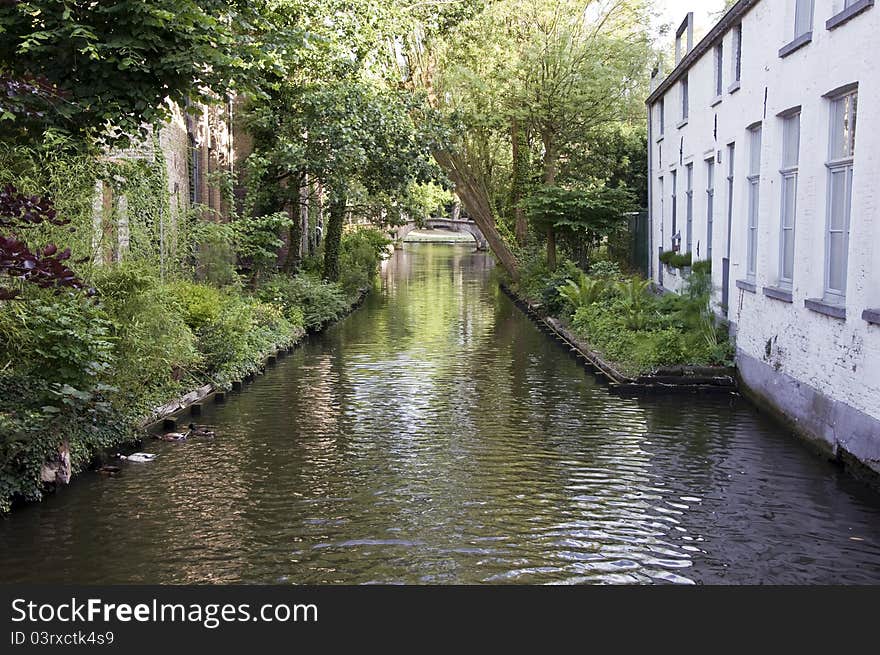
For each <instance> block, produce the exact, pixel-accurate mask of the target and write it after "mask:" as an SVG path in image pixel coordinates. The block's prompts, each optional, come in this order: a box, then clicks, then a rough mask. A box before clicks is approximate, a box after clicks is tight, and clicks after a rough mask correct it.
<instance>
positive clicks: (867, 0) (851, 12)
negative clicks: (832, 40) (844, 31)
mask: <svg viewBox="0 0 880 655" xmlns="http://www.w3.org/2000/svg"><path fill="white" fill-rule="evenodd" d="M873 6H874V0H859V1H858V2H856V3H854V4H852V5H850V6H849V7H847V8H846V9H844V10H843V11H841V12H839V13H837V14H835V15H834V16H832V17H831V18H829V19H828V20H827V21H825V29H829V30H833V29H834V28H835V27H840V26H841V25H843V24H844V23H846V22H847V21H849V20H850V19H852V18H855V17H856V16H858V15H859V14H860V13H862V12H863V11H865V10H867V9H870V8H871V7H873Z"/></svg>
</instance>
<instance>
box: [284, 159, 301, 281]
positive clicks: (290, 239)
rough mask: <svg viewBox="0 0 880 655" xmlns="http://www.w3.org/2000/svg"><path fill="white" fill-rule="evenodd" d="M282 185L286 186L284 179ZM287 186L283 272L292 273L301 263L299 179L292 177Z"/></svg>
mask: <svg viewBox="0 0 880 655" xmlns="http://www.w3.org/2000/svg"><path fill="white" fill-rule="evenodd" d="M298 177H301V176H298ZM282 186H287V181H286V180H285V182H284V183H283V185H282ZM289 188H290V189H291V191H290V193H291V198H290V202H289V203H288V205H287V215H288V216H289V217H290V227H289V228H288V230H287V257H285V258H284V267H283V268H284V272H285V273H288V274H290V275H292V274H294V273H296V272H297V271H298V270H299V267H300V264H302V223H301V222H300V220H299V215H300V210H299V207H300V203H301V202H302V196H301V187H300V183H299V179H294V180H293V182H292V183H291V184H290V187H289Z"/></svg>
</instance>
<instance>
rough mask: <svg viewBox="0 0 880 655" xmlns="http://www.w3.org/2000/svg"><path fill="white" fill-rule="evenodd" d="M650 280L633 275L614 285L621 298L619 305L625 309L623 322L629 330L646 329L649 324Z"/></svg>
mask: <svg viewBox="0 0 880 655" xmlns="http://www.w3.org/2000/svg"><path fill="white" fill-rule="evenodd" d="M650 286H651V282H650V281H649V280H641V279H639V278H638V277H632V278H630V279H629V280H626V281H624V282H618V283H617V284H615V285H614V287H615V291H616V292H617V296H618V298H619V301H618V303H619V306H620V308H621V309H622V310H623V322H624V325H625V326H626V327H627V329H629V330H644V329H645V328H646V327H647V325H648V311H649V309H651V300H652V299H651V297H650V296H649V295H648V289H649V288H650Z"/></svg>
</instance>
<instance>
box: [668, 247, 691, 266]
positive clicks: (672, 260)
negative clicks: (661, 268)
mask: <svg viewBox="0 0 880 655" xmlns="http://www.w3.org/2000/svg"><path fill="white" fill-rule="evenodd" d="M691 259H692V258H691V253H689V252H686V253H677V252H675V251H674V250H667V251H666V252H663V253H660V261H661V262H662V263H663V264H666V265H667V266H671V267H672V268H687V267H688V266H690V265H691Z"/></svg>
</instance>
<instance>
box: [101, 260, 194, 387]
mask: <svg viewBox="0 0 880 655" xmlns="http://www.w3.org/2000/svg"><path fill="white" fill-rule="evenodd" d="M94 283H95V286H96V288H97V290H98V293H99V297H100V300H101V304H102V306H103V307H104V309H105V310H106V312H107V315H108V317H109V319H110V321H111V323H112V325H113V336H114V345H115V348H114V355H115V360H116V365H115V366H114V369H113V371H112V373H111V374H110V375H109V380H110V381H111V383H112V384H113V385H114V386H116V387H119V388H120V390H121V391H122V392H123V393H125V394H126V395H128V396H129V397H132V396H136V395H144V396H146V397H150V396H153V397H156V396H159V395H161V394H162V393H163V392H165V391H167V390H168V389H169V387H174V386H177V384H178V383H179V382H180V381H181V380H182V379H185V378H187V377H188V376H189V375H191V374H192V373H193V372H195V371H198V370H200V368H201V364H202V358H201V356H200V354H199V351H198V349H197V347H196V337H195V335H194V333H193V331H192V330H191V329H190V327H189V326H188V325H187V322H186V320H185V318H184V315H183V311H182V308H181V306H180V305H179V303H177V302H175V298H174V296H173V293H171V294H170V293H169V292H168V288H167V286H166V285H163V284H162V283H161V282H160V280H159V278H158V276H156V274H155V273H154V272H153V271H152V270H151V269H150V268H149V267H147V266H145V265H138V264H117V265H114V266H108V267H106V268H103V269H99V270H98V271H97V272H96V274H95V277H94ZM151 391H155V394H153V393H150V392H151Z"/></svg>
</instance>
